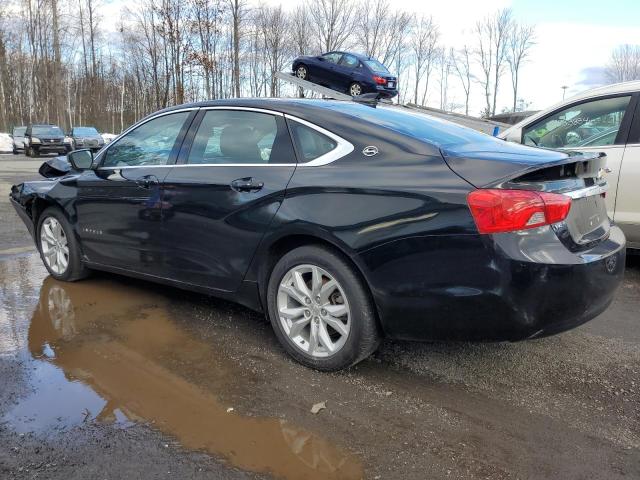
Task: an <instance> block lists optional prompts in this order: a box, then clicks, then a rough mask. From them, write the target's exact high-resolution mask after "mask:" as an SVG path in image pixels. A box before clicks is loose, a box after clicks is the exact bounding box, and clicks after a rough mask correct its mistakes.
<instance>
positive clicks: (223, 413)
mask: <svg viewBox="0 0 640 480" xmlns="http://www.w3.org/2000/svg"><path fill="white" fill-rule="evenodd" d="M166 307H167V300H166V299H165V298H164V297H162V296H160V295H156V294H154V293H152V292H150V291H148V290H143V289H139V288H136V287H133V286H131V285H123V284H119V283H116V282H113V281H111V280H107V279H95V280H89V281H84V282H78V283H73V284H68V283H59V282H57V281H55V280H54V279H52V278H50V277H48V278H46V279H45V280H44V282H43V284H42V288H41V290H40V298H39V302H38V305H37V307H36V309H35V312H34V314H33V318H32V321H31V324H30V326H29V330H28V350H29V353H30V355H31V357H32V358H33V359H35V365H36V367H35V368H34V369H33V373H32V378H31V379H30V381H31V382H32V385H33V386H34V393H33V394H32V395H31V396H30V397H28V398H26V399H25V400H24V401H22V402H20V404H19V405H17V406H16V407H15V409H14V410H12V411H11V412H10V413H9V414H8V418H5V420H8V421H9V423H10V424H12V425H13V426H14V428H15V429H17V430H20V431H42V432H50V431H51V430H52V429H54V428H66V427H69V426H72V425H76V424H79V423H82V422H86V421H103V422H114V423H116V424H126V423H128V422H132V421H145V422H152V423H153V425H154V427H155V428H158V429H160V430H161V431H163V432H165V433H167V434H170V435H172V436H175V437H176V438H177V439H178V440H179V441H180V443H181V444H182V445H184V446H185V447H187V448H191V449H202V450H207V451H209V452H211V453H213V454H215V455H220V456H223V457H225V458H226V459H228V460H229V461H230V463H232V464H233V465H235V466H237V467H240V468H242V469H246V470H251V471H257V472H268V473H272V474H274V475H275V476H277V477H282V478H292V479H300V478H305V479H316V478H317V479H320V478H322V479H328V478H339V479H343V478H344V479H347V478H361V477H362V476H363V471H362V466H361V464H360V462H359V461H358V460H357V459H356V458H355V457H354V456H353V455H351V454H349V453H348V452H347V451H346V450H345V449H341V448H338V447H336V446H334V445H333V444H332V443H330V442H328V441H327V440H325V439H323V438H321V437H319V436H317V435H315V434H313V433H310V432H308V431H304V430H302V429H300V428H297V427H296V426H295V425H291V424H289V423H287V422H286V421H284V420H280V419H275V418H256V417H246V416H243V415H239V414H237V413H236V412H227V405H223V404H221V402H220V401H219V399H218V396H219V394H220V393H222V392H224V391H225V387H228V386H230V385H232V383H233V382H234V381H235V382H237V375H236V372H235V371H234V366H233V364H231V363H230V362H229V361H227V360H226V359H225V358H224V357H223V356H222V355H217V354H216V351H215V348H214V347H213V346H212V345H210V344H209V343H205V342H204V341H202V340H200V339H199V338H196V337H194V336H193V335H191V334H190V333H188V332H187V331H185V330H183V329H181V328H180V327H179V325H178V324H177V323H176V322H175V321H173V320H172V318H171V317H170V315H169V314H168V311H167V308H166ZM185 365H186V366H185ZM189 365H193V368H194V371H202V370H203V369H205V371H206V374H207V380H208V381H211V380H212V379H213V382H212V383H213V388H215V390H216V391H217V392H218V396H216V395H214V394H213V393H211V390H210V389H205V388H203V387H202V386H200V385H198V384H197V383H195V382H193V381H190V380H189V376H188V375H185V374H184V370H185V368H186V369H188V368H189ZM236 386H237V385H236ZM210 388H211V387H210Z"/></svg>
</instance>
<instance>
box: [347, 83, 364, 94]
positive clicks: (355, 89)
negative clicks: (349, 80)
mask: <svg viewBox="0 0 640 480" xmlns="http://www.w3.org/2000/svg"><path fill="white" fill-rule="evenodd" d="M350 93H351V96H353V97H355V96H358V95H360V94H361V93H362V88H360V85H359V84H357V83H354V84H353V85H351V92H350Z"/></svg>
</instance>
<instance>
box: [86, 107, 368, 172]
mask: <svg viewBox="0 0 640 480" xmlns="http://www.w3.org/2000/svg"><path fill="white" fill-rule="evenodd" d="M193 110H205V111H208V110H239V111H249V112H258V113H265V114H269V115H274V116H280V117H284V118H286V119H287V120H292V121H294V122H298V123H300V124H302V125H305V126H307V127H309V128H311V129H313V130H315V131H317V132H319V133H321V134H323V135H326V136H327V137H329V138H331V139H332V140H334V141H335V142H336V148H334V149H333V150H331V151H330V152H327V153H325V154H324V155H321V156H319V157H318V158H316V159H314V160H311V161H310V162H306V163H180V164H164V165H130V166H129V165H124V166H123V165H120V166H113V167H102V166H101V167H98V168H97V170H123V169H131V168H162V167H179V168H184V167H292V166H293V167H295V166H300V167H320V166H324V165H329V164H330V163H333V162H335V161H336V160H339V159H341V158H343V157H345V156H347V155H349V154H350V153H351V152H353V151H354V150H355V147H354V146H353V144H351V143H350V142H348V141H347V140H345V139H344V138H342V137H340V136H338V135H336V134H335V133H333V132H330V131H329V130H326V129H324V128H322V127H319V126H318V125H315V124H314V123H311V122H309V121H307V120H303V119H302V118H299V117H296V116H294V115H289V114H285V113H282V112H278V111H275V110H268V109H266V108H255V107H242V106H224V105H215V106H209V107H187V108H181V109H177V110H171V111H169V112H163V113H160V114H158V115H154V116H152V117H149V118H147V119H145V120H143V121H140V122H138V123H136V124H134V125H132V126H130V127H129V128H127V129H126V130H125V131H124V132H122V133H121V134H120V135H118V136H117V137H116V138H114V139H113V140H112V141H111V142H109V144H107V145H106V148H104V149H103V150H101V151H100V152H99V156H100V159H99V160H100V162H102V158H101V157H102V156H104V155H105V153H106V152H107V150H108V149H109V148H111V146H112V145H115V144H116V143H117V142H118V141H120V139H121V138H122V137H124V136H125V135H126V134H127V133H129V132H130V131H132V130H134V129H135V128H138V127H140V126H142V125H144V124H145V123H147V122H150V121H151V120H155V119H156V118H159V117H163V116H165V115H171V114H173V113H181V112H189V111H193ZM292 141H293V139H292Z"/></svg>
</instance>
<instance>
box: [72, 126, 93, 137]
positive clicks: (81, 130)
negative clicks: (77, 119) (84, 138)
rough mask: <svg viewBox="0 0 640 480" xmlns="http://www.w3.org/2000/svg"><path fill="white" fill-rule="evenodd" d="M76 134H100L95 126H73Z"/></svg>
mask: <svg viewBox="0 0 640 480" xmlns="http://www.w3.org/2000/svg"><path fill="white" fill-rule="evenodd" d="M73 134H74V135H98V131H97V130H96V129H95V128H93V127H73Z"/></svg>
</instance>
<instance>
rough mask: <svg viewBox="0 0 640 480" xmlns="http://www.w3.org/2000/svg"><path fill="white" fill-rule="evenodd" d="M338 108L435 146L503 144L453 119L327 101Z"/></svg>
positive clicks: (389, 108) (497, 145) (498, 145)
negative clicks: (445, 119)
mask: <svg viewBox="0 0 640 480" xmlns="http://www.w3.org/2000/svg"><path fill="white" fill-rule="evenodd" d="M328 106H329V108H333V109H335V110H336V111H338V112H342V113H346V114H348V115H353V116H354V117H358V118H361V119H363V120H365V121H367V122H371V123H375V124H376V125H380V126H382V127H386V128H389V129H391V130H395V131H396V132H398V133H401V134H403V135H408V136H411V137H414V138H417V139H419V140H424V141H427V142H429V143H431V144H433V145H436V146H438V147H451V146H454V145H463V144H470V143H473V144H475V146H478V144H484V145H486V146H487V148H492V147H493V148H492V149H495V147H500V146H503V145H504V140H500V139H498V138H495V137H491V136H489V135H486V134H484V133H481V132H478V131H476V130H472V129H470V128H467V127H463V126H461V125H456V124H455V123H451V122H447V121H444V120H440V119H439V118H435V117H431V116H429V115H425V114H421V113H414V112H410V111H407V110H401V109H400V108H395V107H381V106H378V107H377V108H371V107H367V106H364V105H359V104H357V103H347V102H341V103H340V104H338V103H336V104H333V105H328Z"/></svg>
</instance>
